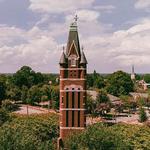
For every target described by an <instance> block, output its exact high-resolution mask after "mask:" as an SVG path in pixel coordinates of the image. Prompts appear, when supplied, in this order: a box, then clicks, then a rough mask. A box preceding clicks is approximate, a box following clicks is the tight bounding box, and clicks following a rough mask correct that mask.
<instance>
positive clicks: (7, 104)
mask: <svg viewBox="0 0 150 150" xmlns="http://www.w3.org/2000/svg"><path fill="white" fill-rule="evenodd" d="M2 108H3V109H5V110H6V111H9V112H11V111H15V110H17V109H18V105H16V104H14V103H13V102H12V101H10V100H8V99H7V100H4V101H3V102H2Z"/></svg>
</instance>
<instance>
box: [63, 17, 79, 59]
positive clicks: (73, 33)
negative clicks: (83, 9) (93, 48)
mask: <svg viewBox="0 0 150 150" xmlns="http://www.w3.org/2000/svg"><path fill="white" fill-rule="evenodd" d="M74 19H75V20H74V22H73V23H71V25H70V30H69V37H68V42H67V50H66V55H67V56H69V53H70V51H71V48H72V46H74V47H75V49H76V51H77V53H78V55H79V57H80V56H81V53H80V43H79V36H78V26H77V19H78V17H77V16H76V17H75V18H74ZM73 44H74V45H73Z"/></svg>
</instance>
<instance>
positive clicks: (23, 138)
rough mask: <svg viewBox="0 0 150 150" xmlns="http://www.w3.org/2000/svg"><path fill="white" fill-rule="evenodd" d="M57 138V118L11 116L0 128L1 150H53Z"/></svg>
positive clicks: (46, 116) (47, 115)
mask: <svg viewBox="0 0 150 150" xmlns="http://www.w3.org/2000/svg"><path fill="white" fill-rule="evenodd" d="M57 137H58V116H57V115H55V114H42V115H31V116H17V117H16V116H13V119H12V121H10V122H6V123H4V124H3V125H2V126H1V128H0V149H1V150H27V149H28V150H49V149H51V150H53V149H55V148H54V145H56V144H55V142H56V138H57Z"/></svg>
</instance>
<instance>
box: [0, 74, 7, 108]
mask: <svg viewBox="0 0 150 150" xmlns="http://www.w3.org/2000/svg"><path fill="white" fill-rule="evenodd" d="M5 97H6V77H5V76H4V75H0V106H1V104H2V100H3V99H5Z"/></svg>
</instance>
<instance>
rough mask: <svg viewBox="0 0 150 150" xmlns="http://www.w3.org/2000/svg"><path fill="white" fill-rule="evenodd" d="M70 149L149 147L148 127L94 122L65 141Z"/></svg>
mask: <svg viewBox="0 0 150 150" xmlns="http://www.w3.org/2000/svg"><path fill="white" fill-rule="evenodd" d="M66 145H68V148H69V149H70V150H137V149H139V150H143V149H147V150H148V149H150V148H149V145H150V128H149V127H146V126H138V125H123V124H118V125H113V126H106V125H104V124H95V125H93V126H90V127H88V128H87V130H85V131H84V132H83V133H81V134H80V135H72V136H71V137H70V138H69V139H68V141H67V142H66Z"/></svg>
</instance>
